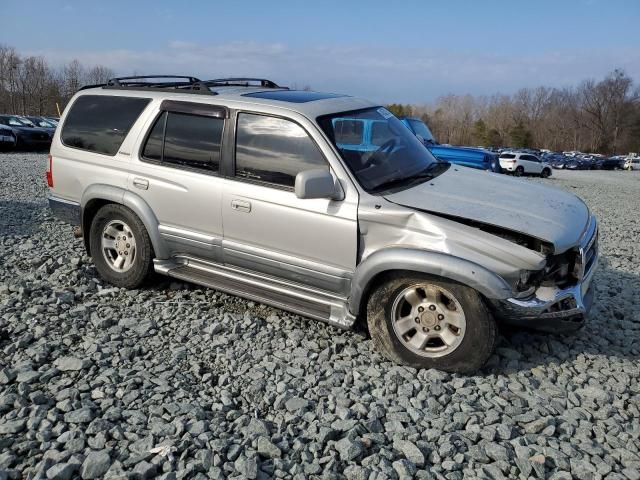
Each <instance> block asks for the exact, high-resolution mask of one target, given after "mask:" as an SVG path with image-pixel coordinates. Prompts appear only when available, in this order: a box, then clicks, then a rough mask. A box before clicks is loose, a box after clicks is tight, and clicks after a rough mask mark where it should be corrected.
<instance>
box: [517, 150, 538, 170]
mask: <svg viewBox="0 0 640 480" xmlns="http://www.w3.org/2000/svg"><path fill="white" fill-rule="evenodd" d="M520 160H521V161H522V163H523V164H524V165H523V166H524V169H525V172H527V173H541V172H542V163H541V162H540V159H539V158H538V157H536V156H535V155H529V154H526V155H521V156H520Z"/></svg>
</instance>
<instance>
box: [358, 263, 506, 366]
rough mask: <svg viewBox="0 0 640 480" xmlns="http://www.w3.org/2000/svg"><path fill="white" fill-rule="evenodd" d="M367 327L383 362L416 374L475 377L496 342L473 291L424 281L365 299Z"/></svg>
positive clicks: (397, 283) (396, 284) (403, 281)
mask: <svg viewBox="0 0 640 480" xmlns="http://www.w3.org/2000/svg"><path fill="white" fill-rule="evenodd" d="M367 322H368V326H369V333H370V334H371V338H372V340H373V343H374V345H375V346H376V348H377V349H378V350H379V351H380V352H381V353H382V354H383V355H384V356H385V357H387V358H388V359H389V360H391V361H394V362H396V363H400V364H403V365H408V366H411V367H415V368H436V369H438V370H443V371H447V372H458V373H471V372H474V371H476V370H478V369H479V368H481V367H482V366H483V365H484V364H485V362H486V361H487V359H488V358H489V356H490V355H491V353H492V352H493V347H494V344H495V339H496V323H495V320H494V319H493V317H492V316H491V314H490V313H489V311H488V310H487V308H486V307H485V305H484V303H483V302H482V299H481V298H480V295H479V294H478V293H477V292H476V291H475V290H473V289H472V288H469V287H467V286H465V285H461V284H459V283H456V282H453V281H448V280H444V279H440V278H434V277H429V276H406V277H399V278H394V279H392V280H389V281H388V282H386V283H384V284H382V285H380V286H379V287H378V288H376V290H375V291H374V292H373V293H372V295H371V296H370V298H369V302H368V305H367Z"/></svg>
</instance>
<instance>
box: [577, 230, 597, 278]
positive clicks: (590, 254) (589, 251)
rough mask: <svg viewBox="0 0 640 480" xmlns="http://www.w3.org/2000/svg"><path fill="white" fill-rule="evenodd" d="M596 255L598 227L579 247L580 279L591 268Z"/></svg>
mask: <svg viewBox="0 0 640 480" xmlns="http://www.w3.org/2000/svg"><path fill="white" fill-rule="evenodd" d="M597 253H598V227H597V226H596V227H595V228H594V229H593V232H592V233H591V237H589V239H588V240H587V242H586V243H585V244H583V245H582V246H581V247H580V266H581V268H580V279H582V278H584V276H585V275H586V274H588V273H589V271H590V270H591V268H592V267H593V265H594V263H595V261H596V258H597V256H598V255H597Z"/></svg>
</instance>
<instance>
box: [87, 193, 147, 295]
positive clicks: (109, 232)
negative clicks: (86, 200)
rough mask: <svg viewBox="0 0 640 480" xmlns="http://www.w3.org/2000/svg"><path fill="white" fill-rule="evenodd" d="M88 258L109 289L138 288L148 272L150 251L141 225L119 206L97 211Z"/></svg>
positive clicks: (92, 224)
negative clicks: (108, 285) (112, 287)
mask: <svg viewBox="0 0 640 480" xmlns="http://www.w3.org/2000/svg"><path fill="white" fill-rule="evenodd" d="M89 235H90V237H89V242H90V246H91V256H92V257H93V263H94V264H95V266H96V270H98V273H99V274H100V276H101V277H102V278H103V279H105V280H106V281H107V282H109V283H110V284H112V285H115V286H117V287H124V288H138V287H140V286H141V285H142V284H143V283H144V282H145V280H146V279H147V278H148V277H149V275H150V274H151V272H152V269H153V268H152V267H153V265H152V260H153V247H152V245H151V240H150V239H149V234H148V233H147V230H146V229H145V227H144V224H143V223H142V221H141V220H140V219H139V218H138V216H137V215H136V214H135V213H133V212H132V211H131V210H130V209H128V208H127V207H125V206H123V205H117V204H108V205H105V206H104V207H102V208H100V210H98V212H97V213H96V216H95V217H94V218H93V221H92V222H91V230H90V231H89Z"/></svg>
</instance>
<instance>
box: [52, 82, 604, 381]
mask: <svg viewBox="0 0 640 480" xmlns="http://www.w3.org/2000/svg"><path fill="white" fill-rule="evenodd" d="M345 118H349V119H353V120H363V121H362V122H358V121H353V122H351V123H350V124H348V125H347V124H345V122H344V119H345ZM367 123H370V124H375V125H376V128H377V133H376V135H377V136H376V138H378V139H379V141H378V142H376V144H371V145H369V144H367V145H364V144H362V143H361V142H360V143H358V142H353V141H351V138H352V137H355V136H357V134H358V132H357V131H351V130H350V127H349V125H353V128H359V127H358V126H359V125H365V124H367ZM60 125H61V127H60V128H58V129H57V130H56V132H55V136H54V140H53V145H52V147H51V155H50V158H49V167H48V171H47V181H48V184H49V187H50V197H49V204H50V207H51V208H52V210H53V211H54V212H55V213H56V214H57V215H58V216H59V217H60V218H62V219H66V220H67V221H69V222H70V223H72V224H76V225H79V226H80V227H81V230H82V234H83V237H84V243H85V246H86V248H87V252H88V254H89V255H90V256H92V258H93V261H94V263H95V267H96V269H97V271H98V273H99V274H100V275H101V276H102V278H104V279H105V280H106V281H107V282H109V283H111V284H113V285H116V286H119V287H125V288H138V287H140V286H141V285H142V284H143V283H144V282H145V281H146V280H147V279H148V277H149V274H150V273H151V272H153V271H155V272H158V273H161V274H165V275H168V276H170V277H174V278H178V279H182V280H186V281H190V282H194V283H198V284H200V285H205V286H209V287H212V288H215V289H219V290H221V291H225V292H229V293H232V294H238V295H242V296H245V297H248V298H251V299H255V300H258V301H260V302H264V303H267V304H271V305H274V306H276V307H280V308H283V309H287V310H290V311H293V312H297V313H299V314H302V315H304V316H307V317H310V318H314V319H318V320H322V321H326V322H329V323H330V324H332V325H335V326H337V327H341V328H350V327H352V326H353V325H354V324H355V322H356V321H358V320H359V319H361V320H362V321H366V322H367V325H368V329H369V332H370V334H371V337H372V339H373V342H374V344H375V345H376V347H377V348H378V349H379V351H380V352H381V353H383V354H384V355H385V356H386V357H387V358H389V359H390V360H393V361H395V362H398V363H402V364H405V365H411V366H413V367H417V368H422V367H427V368H439V369H443V370H448V371H455V372H470V371H474V370H476V369H478V368H480V367H481V366H482V365H483V364H484V363H485V361H486V360H487V359H488V357H489V355H490V354H491V352H492V349H493V347H494V342H495V338H496V320H497V319H501V320H505V321H509V322H513V323H515V324H518V325H524V326H527V327H534V328H540V329H546V330H553V331H566V330H572V329H576V328H578V327H580V326H581V325H582V324H583V322H584V321H585V318H586V315H587V312H588V311H589V308H590V306H591V302H592V299H593V290H594V287H593V282H592V278H593V275H594V271H595V267H596V262H597V255H598V247H597V223H596V219H595V218H594V216H593V215H591V214H590V213H589V210H588V208H587V207H586V205H585V204H584V203H583V202H582V201H581V200H580V199H579V198H577V197H575V196H574V195H572V194H569V193H566V192H564V191H560V190H556V189H552V188H549V187H546V186H543V185H537V184H529V183H527V182H522V181H521V180H518V179H508V178H507V179H505V178H504V177H501V176H499V175H496V174H492V173H486V172H480V171H476V170H472V169H469V168H465V167H461V166H455V165H450V164H448V163H446V162H441V161H438V160H436V159H435V158H434V157H433V156H432V155H431V153H429V151H428V150H427V149H425V148H424V147H423V145H422V144H421V143H420V142H419V141H418V139H416V137H415V135H413V134H412V133H411V132H410V131H409V130H408V129H407V128H405V126H404V125H403V124H402V123H401V122H400V120H398V119H397V118H396V117H395V116H394V115H392V114H391V113H390V112H389V111H387V110H386V109H385V108H383V107H381V106H380V105H378V104H376V103H372V102H369V101H366V100H362V99H359V98H354V97H349V96H346V95H337V94H327V93H318V92H307V91H295V90H289V89H287V88H282V87H279V86H278V85H276V84H275V83H274V82H271V81H269V80H260V79H258V80H255V79H223V80H209V81H200V80H198V79H196V78H193V77H184V78H181V77H179V78H175V77H172V78H164V79H157V78H149V77H142V78H141V77H135V78H131V77H130V78H121V79H113V80H111V81H110V82H109V83H108V84H106V85H102V86H94V87H91V88H85V89H83V90H81V91H80V92H78V93H77V94H76V95H75V96H74V98H73V99H72V101H71V102H70V104H69V105H68V107H67V108H66V110H65V112H64V114H63V115H62V118H61V124H60ZM338 127H339V128H338ZM247 348H251V346H250V345H247Z"/></svg>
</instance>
